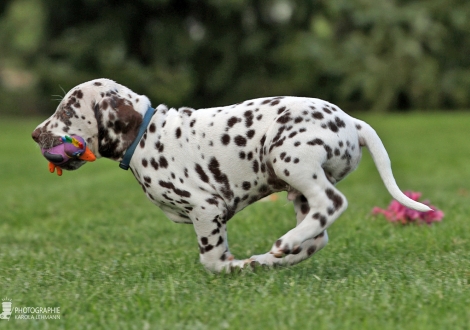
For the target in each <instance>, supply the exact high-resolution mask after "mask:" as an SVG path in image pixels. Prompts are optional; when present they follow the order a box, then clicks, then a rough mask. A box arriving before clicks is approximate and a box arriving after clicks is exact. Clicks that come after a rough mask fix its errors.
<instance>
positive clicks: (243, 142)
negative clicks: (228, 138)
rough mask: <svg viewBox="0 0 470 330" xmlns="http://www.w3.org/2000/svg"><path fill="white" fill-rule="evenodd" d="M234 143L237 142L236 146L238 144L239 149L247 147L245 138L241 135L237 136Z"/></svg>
mask: <svg viewBox="0 0 470 330" xmlns="http://www.w3.org/2000/svg"><path fill="white" fill-rule="evenodd" d="M234 141H235V144H236V145H237V146H239V147H244V146H246V139H245V138H244V137H243V136H241V135H237V136H236V137H235V139H234Z"/></svg>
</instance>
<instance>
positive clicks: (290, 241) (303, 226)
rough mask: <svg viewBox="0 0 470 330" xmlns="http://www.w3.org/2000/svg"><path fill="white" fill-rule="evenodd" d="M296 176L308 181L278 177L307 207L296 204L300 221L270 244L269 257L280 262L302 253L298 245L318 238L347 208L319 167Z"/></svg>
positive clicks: (341, 196) (339, 194)
mask: <svg viewBox="0 0 470 330" xmlns="http://www.w3.org/2000/svg"><path fill="white" fill-rule="evenodd" d="M300 173H304V174H307V173H310V174H308V177H306V175H303V177H297V178H296V179H295V180H292V179H291V178H289V176H285V175H284V177H282V174H281V175H279V176H280V178H281V179H282V180H284V181H286V182H287V183H289V184H290V185H291V186H292V187H294V188H295V189H296V190H297V191H299V192H300V193H301V194H302V196H304V197H303V198H305V200H306V201H307V204H305V203H303V204H302V203H300V207H304V211H305V212H306V214H305V216H304V219H303V220H302V221H301V222H300V223H299V224H298V226H297V227H295V228H294V229H292V230H290V231H289V232H287V233H286V234H285V235H283V236H282V237H281V238H279V239H278V240H277V241H276V242H275V243H274V245H273V247H272V249H271V251H270V253H271V254H273V255H274V256H275V257H279V258H280V257H283V256H284V255H289V254H292V253H297V252H299V249H302V243H304V242H305V241H307V240H310V239H314V238H318V237H320V236H319V235H320V234H321V233H322V232H324V231H325V230H326V229H327V228H328V227H329V226H330V225H331V224H332V223H333V222H334V221H335V220H336V219H337V218H338V217H339V215H341V213H343V212H344V211H345V210H346V208H347V200H346V197H344V195H343V194H342V193H341V192H340V191H339V190H338V189H336V188H335V186H334V185H333V184H332V183H331V182H330V181H329V180H328V178H327V176H326V174H325V172H324V170H323V168H322V167H321V166H316V167H313V168H312V167H311V168H310V169H309V170H307V169H305V170H304V171H302V170H301V171H300ZM299 198H302V197H299ZM302 205H303V206H302ZM302 216H303V215H302Z"/></svg>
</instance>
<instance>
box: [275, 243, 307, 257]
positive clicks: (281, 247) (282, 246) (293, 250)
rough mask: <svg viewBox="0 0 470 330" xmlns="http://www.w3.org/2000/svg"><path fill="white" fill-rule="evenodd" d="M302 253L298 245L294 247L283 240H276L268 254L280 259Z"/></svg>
mask: <svg viewBox="0 0 470 330" xmlns="http://www.w3.org/2000/svg"><path fill="white" fill-rule="evenodd" d="M300 251H302V248H301V247H300V244H298V245H294V244H292V243H291V242H288V241H287V240H285V239H282V238H280V239H278V240H277V241H276V243H274V245H273V247H272V248H271V251H270V252H269V253H270V254H272V255H273V256H274V257H276V258H282V257H284V256H285V255H288V254H298V253H300Z"/></svg>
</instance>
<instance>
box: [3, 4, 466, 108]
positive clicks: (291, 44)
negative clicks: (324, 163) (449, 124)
mask: <svg viewBox="0 0 470 330" xmlns="http://www.w3.org/2000/svg"><path fill="white" fill-rule="evenodd" d="M469 15H470V1H468V0H422V1H414V0H298V1H295V0H205V1H198V0H132V1H131V0H129V1H124V0H9V1H2V2H0V114H10V115H11V114H17V115H31V114H39V113H43V114H47V113H51V112H53V111H54V110H55V107H56V105H57V103H58V102H56V101H55V99H58V98H60V95H62V96H63V95H64V92H63V91H62V89H64V90H65V91H68V90H69V89H70V88H72V87H74V86H75V85H77V84H79V83H82V82H85V81H87V80H91V79H94V78H99V77H106V78H110V79H113V80H116V81H118V82H120V83H122V84H124V85H126V86H128V87H130V88H131V89H133V90H134V91H136V92H138V93H140V94H145V95H147V96H149V97H150V99H151V100H152V103H153V104H154V105H156V104H158V103H166V104H168V105H169V106H173V107H179V106H183V105H187V106H191V107H210V106H217V105H226V104H230V103H236V102H239V101H242V100H245V99H248V98H255V97H261V96H268V95H297V96H310V97H318V98H323V99H327V100H329V101H331V102H334V103H336V104H338V105H339V106H340V107H343V108H344V109H347V110H348V111H351V110H371V111H388V110H402V111H406V110H411V109H420V110H426V109H430V110H435V109H456V108H458V109H465V108H470V93H469V92H470V35H469V34H470V20H469Z"/></svg>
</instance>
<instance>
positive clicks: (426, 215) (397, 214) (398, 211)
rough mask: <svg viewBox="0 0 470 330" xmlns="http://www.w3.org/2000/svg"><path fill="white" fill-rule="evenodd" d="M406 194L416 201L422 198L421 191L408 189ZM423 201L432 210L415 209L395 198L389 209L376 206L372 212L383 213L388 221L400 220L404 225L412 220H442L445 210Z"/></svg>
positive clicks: (424, 221)
mask: <svg viewBox="0 0 470 330" xmlns="http://www.w3.org/2000/svg"><path fill="white" fill-rule="evenodd" d="M405 195H406V196H408V197H409V198H411V199H412V200H415V201H418V200H419V199H420V198H421V193H419V192H414V191H406V192H405ZM421 203H423V204H426V205H428V206H429V207H430V208H431V209H432V210H431V211H427V212H419V211H415V210H412V209H410V208H407V207H406V206H403V205H401V204H400V203H398V202H397V201H396V200H393V201H392V202H391V203H390V204H389V205H388V207H387V209H381V208H379V207H374V208H373V209H372V214H373V215H377V214H383V215H384V216H385V218H387V220H388V221H390V222H399V223H401V224H403V225H405V224H408V223H412V222H417V223H427V224H432V223H433V222H436V221H441V220H442V218H443V217H444V212H442V211H441V210H438V209H437V208H436V207H435V206H433V205H431V204H430V203H429V201H423V202H421Z"/></svg>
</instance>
